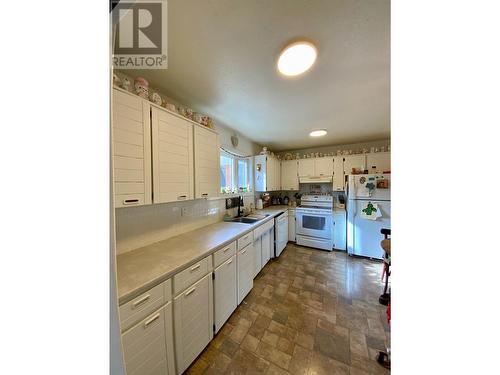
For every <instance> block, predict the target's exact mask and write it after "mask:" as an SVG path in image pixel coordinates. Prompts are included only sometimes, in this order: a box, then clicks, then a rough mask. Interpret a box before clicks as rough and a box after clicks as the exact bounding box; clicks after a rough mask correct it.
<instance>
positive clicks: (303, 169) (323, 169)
mask: <svg viewBox="0 0 500 375" xmlns="http://www.w3.org/2000/svg"><path fill="white" fill-rule="evenodd" d="M298 175H299V177H319V176H332V175H333V157H324V158H310V159H299V166H298Z"/></svg>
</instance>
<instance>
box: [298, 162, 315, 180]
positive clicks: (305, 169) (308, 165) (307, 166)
mask: <svg viewBox="0 0 500 375" xmlns="http://www.w3.org/2000/svg"><path fill="white" fill-rule="evenodd" d="M298 174H299V176H300V177H307V176H314V159H312V158H311V159H299V165H298Z"/></svg>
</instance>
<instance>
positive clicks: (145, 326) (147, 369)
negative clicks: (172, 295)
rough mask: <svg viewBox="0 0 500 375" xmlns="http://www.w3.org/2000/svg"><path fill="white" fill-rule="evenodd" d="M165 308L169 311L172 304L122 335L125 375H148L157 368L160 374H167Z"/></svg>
mask: <svg viewBox="0 0 500 375" xmlns="http://www.w3.org/2000/svg"><path fill="white" fill-rule="evenodd" d="M166 308H168V309H170V311H171V309H172V303H171V302H170V303H169V304H168V305H167V306H164V307H162V308H161V309H159V310H157V311H155V312H154V313H153V314H151V315H149V316H147V317H146V318H145V319H144V320H142V321H141V322H140V323H138V324H137V325H135V326H134V327H132V328H130V329H129V330H128V331H126V332H125V333H123V334H122V344H123V357H124V360H125V369H126V371H127V375H136V374H137V375H141V374H150V373H154V371H157V369H158V368H161V369H162V372H161V373H163V374H166V373H167V348H166V341H165V332H166V330H165V309H166Z"/></svg>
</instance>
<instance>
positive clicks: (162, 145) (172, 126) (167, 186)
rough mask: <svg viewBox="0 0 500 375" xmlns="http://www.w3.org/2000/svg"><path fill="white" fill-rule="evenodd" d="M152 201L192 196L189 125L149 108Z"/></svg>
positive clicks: (190, 128) (191, 132)
mask: <svg viewBox="0 0 500 375" xmlns="http://www.w3.org/2000/svg"><path fill="white" fill-rule="evenodd" d="M151 111H152V113H151V119H152V124H151V128H152V145H153V193H154V194H153V196H154V198H153V199H154V203H166V202H176V201H180V200H186V199H193V198H194V169H193V125H192V124H191V123H190V122H188V121H186V120H184V119H181V118H179V117H177V116H174V115H172V114H170V113H168V112H166V111H163V110H161V109H158V108H152V110H151Z"/></svg>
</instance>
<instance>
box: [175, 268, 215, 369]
mask: <svg viewBox="0 0 500 375" xmlns="http://www.w3.org/2000/svg"><path fill="white" fill-rule="evenodd" d="M212 322H213V289H212V273H209V274H208V275H206V276H205V277H203V278H202V279H201V280H199V281H197V282H196V283H194V284H193V285H191V286H190V287H188V288H187V289H186V290H185V291H184V292H183V293H181V294H180V295H178V296H177V297H175V299H174V332H175V334H174V337H175V358H176V362H177V374H182V373H183V372H184V371H185V370H186V369H187V368H188V367H189V365H190V364H191V363H192V362H193V361H194V360H195V359H196V357H197V356H198V355H199V354H200V353H201V352H202V351H203V349H205V347H206V346H207V345H208V343H209V342H210V340H211V339H212V337H213V328H212V325H213V323H212Z"/></svg>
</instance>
